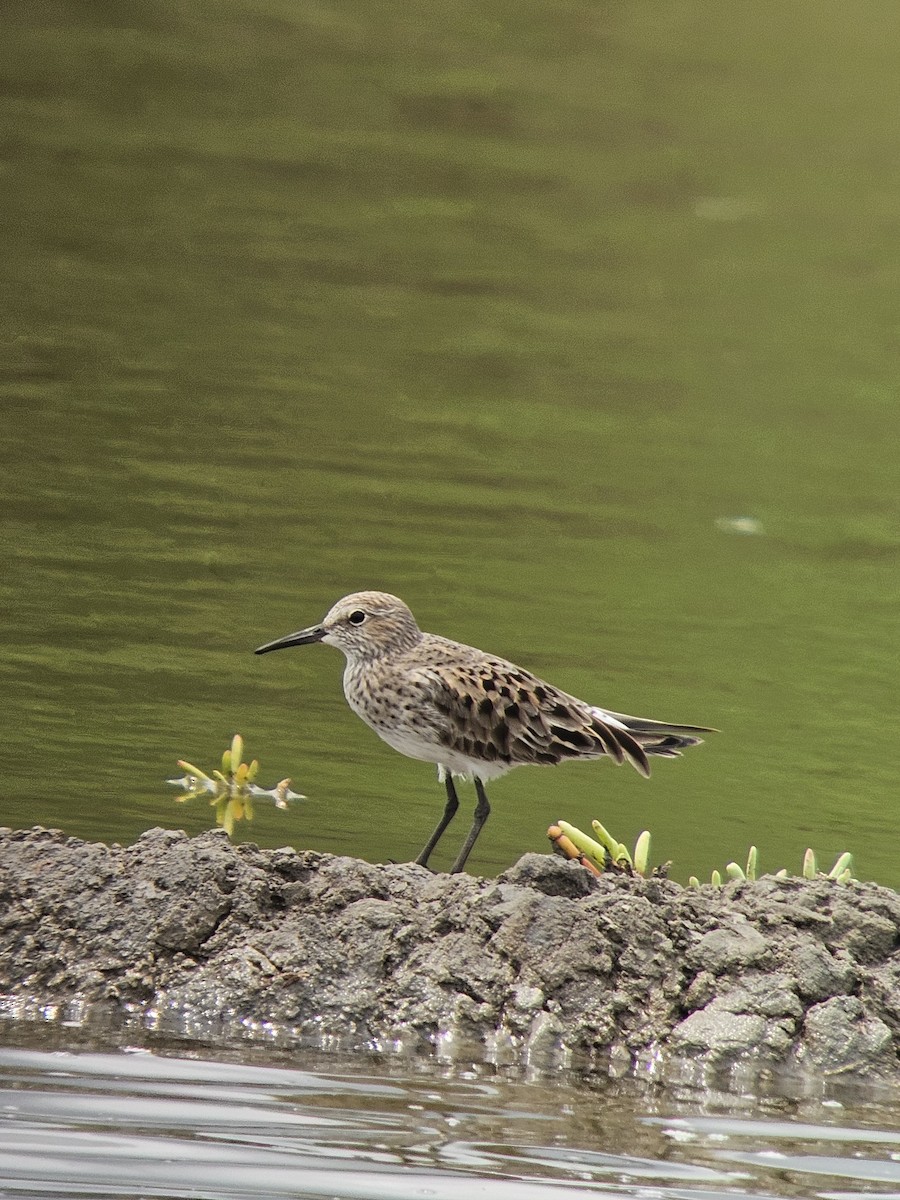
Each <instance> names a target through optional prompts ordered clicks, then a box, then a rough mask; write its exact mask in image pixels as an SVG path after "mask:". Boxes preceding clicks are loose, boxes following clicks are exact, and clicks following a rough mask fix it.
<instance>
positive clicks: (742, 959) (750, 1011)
mask: <svg viewBox="0 0 900 1200" xmlns="http://www.w3.org/2000/svg"><path fill="white" fill-rule="evenodd" d="M898 945H900V896H898V895H897V894H896V893H894V892H891V891H889V890H887V889H885V888H881V887H878V886H876V885H874V884H861V883H851V884H849V885H847V886H838V885H836V884H834V883H832V882H830V881H827V880H818V881H814V882H806V881H803V880H799V879H788V880H782V879H775V878H772V877H767V878H764V879H762V880H760V881H759V882H757V883H753V884H748V883H730V884H728V885H726V886H725V887H723V888H721V889H714V888H712V887H706V888H704V889H702V890H700V891H691V890H688V889H684V888H682V887H680V886H679V885H678V884H675V883H670V882H668V881H654V880H649V881H645V880H640V879H626V878H622V877H613V876H607V877H604V878H602V879H599V880H598V879H595V878H593V877H592V876H591V875H589V874H588V873H587V872H586V871H584V870H583V869H582V868H580V867H577V866H576V865H574V864H572V863H568V862H564V861H563V860H562V859H559V858H554V857H552V856H550V855H537V854H528V855H526V856H525V857H524V858H522V859H521V860H520V861H519V862H518V863H517V864H516V865H515V866H514V867H512V868H511V869H510V870H508V871H506V872H505V873H504V874H503V875H501V876H500V877H499V878H498V879H496V880H486V879H477V878H474V877H472V876H468V875H455V876H449V875H432V874H430V873H429V872H428V871H426V870H424V869H423V868H421V867H416V866H414V865H412V864H402V865H393V866H373V865H370V864H368V863H363V862H360V861H357V860H356V859H348V858H336V857H333V856H331V855H327V854H318V853H314V852H311V851H301V852H295V851H293V850H289V849H284V850H259V849H258V848H257V847H255V846H247V845H244V846H233V845H231V844H230V843H229V841H228V840H227V838H226V837H225V836H224V834H222V833H220V832H218V831H216V832H210V833H207V834H204V835H202V836H200V837H196V838H188V837H187V836H186V835H185V834H183V833H177V832H172V831H168V830H161V829H154V830H151V831H149V832H148V833H146V834H145V835H144V836H143V837H142V838H140V839H139V841H138V842H136V843H135V845H133V846H130V847H127V848H123V847H120V846H105V845H102V844H96V843H88V842H83V841H80V840H78V839H75V838H67V837H65V836H63V835H62V834H60V833H56V832H51V831H47V830H39V829H36V830H23V831H10V830H0V991H2V992H3V993H5V995H6V1000H5V1002H4V1005H3V1007H2V1010H0V1011H2V1012H4V1013H5V1014H6V1015H7V1016H15V1015H27V1014H29V1013H30V1014H34V1013H35V1012H36V1011H37V1009H38V1008H39V1007H40V1006H47V1005H50V1006H54V1007H52V1008H51V1009H50V1011H52V1012H57V1011H58V1012H59V1013H60V1014H61V1015H63V1016H67V1017H68V1018H70V1019H71V1018H73V1017H74V1018H75V1019H78V1020H80V1019H86V1018H87V1017H88V1016H90V1017H91V1019H95V1018H96V1017H97V1014H98V1013H103V1014H107V1015H109V1016H110V1017H111V1018H115V1016H116V1014H118V1015H119V1016H120V1017H125V1018H126V1019H127V1020H129V1021H131V1022H138V1023H141V1024H142V1026H143V1027H145V1028H147V1027H149V1028H154V1029H163V1030H166V1029H168V1030H169V1031H171V1032H176V1033H178V1034H179V1035H181V1036H197V1037H199V1038H202V1039H204V1040H206V1039H210V1038H215V1039H220V1040H227V1039H229V1038H231V1037H234V1038H235V1039H237V1038H246V1037H248V1036H250V1037H260V1038H271V1039H273V1040H277V1041H278V1042H279V1043H281V1044H290V1043H291V1042H294V1041H296V1042H301V1043H305V1044H313V1045H317V1046H326V1047H327V1046H335V1047H338V1048H341V1049H349V1048H355V1047H363V1046H366V1047H373V1046H374V1047H385V1048H393V1049H398V1048H400V1049H410V1050H413V1051H415V1050H418V1049H420V1048H422V1047H429V1048H432V1049H436V1050H437V1052H438V1053H441V1054H445V1055H448V1056H457V1057H460V1058H473V1057H477V1058H488V1059H491V1060H495V1061H499V1062H508V1063H521V1064H535V1065H540V1066H545V1067H546V1066H552V1065H554V1064H555V1063H566V1062H570V1061H571V1062H573V1063H575V1065H579V1066H584V1065H591V1066H593V1067H594V1068H595V1069H596V1070H597V1071H600V1072H603V1073H608V1072H610V1071H612V1072H614V1073H622V1072H625V1071H628V1070H630V1069H635V1070H636V1071H637V1072H638V1073H648V1072H651V1071H652V1073H653V1074H654V1077H656V1078H663V1079H665V1078H670V1079H684V1078H688V1077H690V1078H699V1074H698V1073H702V1071H703V1070H705V1069H707V1068H722V1067H724V1068H735V1067H736V1068H737V1069H738V1070H740V1071H742V1072H747V1071H748V1070H749V1071H751V1072H753V1071H758V1070H774V1071H776V1072H777V1071H781V1070H784V1069H790V1070H792V1071H793V1070H798V1069H799V1070H802V1071H803V1072H812V1073H814V1074H815V1075H817V1076H822V1075H828V1076H835V1075H837V1076H841V1077H864V1078H867V1079H871V1078H873V1077H881V1078H883V1079H886V1080H895V1081H896V1080H900V1060H898V1050H900V952H898ZM44 1011H45V1012H46V1011H47V1010H46V1008H45V1010H44Z"/></svg>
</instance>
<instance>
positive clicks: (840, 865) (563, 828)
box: [547, 821, 853, 887]
mask: <svg viewBox="0 0 900 1200" xmlns="http://www.w3.org/2000/svg"><path fill="white" fill-rule="evenodd" d="M591 827H592V828H593V830H594V837H591V836H590V835H589V834H587V833H584V832H583V831H582V830H581V829H579V828H578V827H577V826H576V825H570V824H569V823H568V821H557V822H556V824H555V825H551V826H550V828H549V829H548V830H547V836H548V837H549V839H550V841H551V842H552V844H553V848H554V850H556V851H557V852H558V853H560V854H562V855H564V856H565V857H566V858H571V859H574V860H575V861H577V862H580V863H581V864H582V866H584V867H586V868H587V869H588V870H590V871H592V872H593V873H594V874H595V875H599V874H601V873H602V872H603V871H608V870H618V871H623V872H626V873H627V874H630V875H641V876H647V875H665V874H666V873H667V872H668V868H669V863H664V864H662V865H661V866H658V867H651V866H650V846H651V837H650V832H649V830H646V829H645V830H644V831H643V833H641V834H640V836H639V837H638V839H637V841H636V842H635V845H634V850H633V851H631V852H629V850H628V847H627V846H626V845H625V843H624V842H620V841H619V840H618V838H616V837H614V836H613V835H612V834H611V833H610V832H609V830H608V829H606V827H605V826H604V825H601V824H600V822H599V821H592V822H591ZM758 870H759V852H758V851H757V849H756V847H755V846H751V847H750V851H749V853H748V855H747V863H746V866H744V867H741V866H740V865H739V864H738V863H736V862H730V863H728V865H727V866H726V867H725V878H726V879H745V880H749V881H751V882H752V881H753V880H755V879H756V878H757V873H758ZM787 873H788V872H787V870H786V869H785V868H784V867H782V869H781V870H780V871H776V872H775V875H776V877H780V878H784V877H785V876H787ZM801 875H802V876H803V878H804V879H818V878H823V877H824V878H827V879H833V880H834V881H835V882H836V883H848V882H849V881H850V880H851V879H852V878H853V855H852V854H849V853H846V852H845V853H844V854H841V855H840V857H839V858H838V859H837V861H836V862H835V864H834V866H833V867H832V868H831V870H830V871H828V872H827V873H826V872H820V871H819V868H818V863H817V861H816V856H815V854H814V852H813V851H812V850H807V851H806V854H805V855H804V856H803V865H802V867H801ZM710 882H711V883H712V884H713V886H715V887H721V886H722V872H721V871H713V872H712V875H711V877H710ZM688 886H689V887H699V886H700V881H699V879H698V878H697V876H696V875H691V876H690V878H689V879H688Z"/></svg>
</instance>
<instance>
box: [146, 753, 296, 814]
mask: <svg viewBox="0 0 900 1200" xmlns="http://www.w3.org/2000/svg"><path fill="white" fill-rule="evenodd" d="M243 756H244V739H243V738H242V737H241V735H240V734H239V733H236V734H235V735H234V737H233V738H232V739H231V745H230V746H229V747H228V749H227V750H226V751H225V753H224V754H223V755H222V770H221V771H217V770H214V771H213V773H212V775H211V776H210V775H207V774H206V772H205V771H201V770H200V768H199V767H195V766H193V765H192V764H191V763H189V762H186V761H185V760H184V759H183V758H179V760H178V765H179V767H181V768H182V770H184V771H186V772H187V774H186V775H184V776H182V778H180V779H167V780H166V783H171V784H172V785H173V786H174V787H178V788H182V789H183V795H181V796H176V797H175V800H176V803H178V804H184V802H185V801H187V800H196V799H198V797H200V796H206V797H209V803H210V804H211V805H213V806H214V807H215V810H216V824H217V825H221V826H222V828H223V829H224V830H225V832H226V833H227V834H228V836H229V837H231V835H232V834H233V832H234V824H235V821H244V820H246V821H252V820H253V802H254V800H257V799H262V798H266V799H271V800H273V801H274V802H275V807H276V808H287V806H288V804H289V803H290V802H291V801H292V800H305V799H306V797H305V796H302V795H301V794H300V793H299V792H292V791H291V780H290V779H282V780H281V782H280V783H276V785H275V786H274V787H273V788H261V787H258V786H257V785H256V784H255V783H254V782H253V781H254V779H255V778H256V775H257V772H258V771H259V760H258V759H255V758H254V759H253V761H252V762H250V763H245V762H243V761H242V759H243Z"/></svg>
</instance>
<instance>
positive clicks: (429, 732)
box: [255, 592, 715, 874]
mask: <svg viewBox="0 0 900 1200" xmlns="http://www.w3.org/2000/svg"><path fill="white" fill-rule="evenodd" d="M310 642H325V643H327V644H328V645H330V646H337V648H338V649H339V650H342V651H343V653H344V655H345V657H346V660H347V661H346V665H345V668H344V695H345V697H346V698H347V703H348V704H349V705H350V707H351V708H352V709H353V711H354V712H355V713H356V714H357V716H359V717H361V718H362V719H363V720H364V721H365V723H366V724H367V725H369V726H371V728H372V729H374V730H375V732H376V733H377V734H378V736H379V737H380V738H382V739H383V740H384V741H386V742H387V744H388V745H389V746H393V748H394V749H395V750H399V751H400V753H401V754H405V755H407V756H408V757H409V758H416V759H419V760H421V761H423V762H430V763H436V764H437V768H438V779H439V780H440V781H442V782H443V783H444V785H445V787H446V792H447V800H446V804H445V807H444V812H443V816H442V817H441V819H440V821H439V822H438V824H437V827H436V828H435V830H434V833H432V835H431V837H430V838H429V839H428V841H427V842H426V843H425V846H424V848H423V850H422V853H421V854H420V855H419V856H418V858H417V859H416V860H415V861H416V862H417V863H419V864H420V865H421V866H423V867H424V866H426V865H427V863H428V859H429V857H430V855H431V853H432V851H433V850H434V848H435V846H436V845H437V844H438V842H439V841H440V839H441V837H442V835H443V833H444V831H445V830H446V828H447V826H448V825H449V824H450V822H451V821H452V820H453V818H454V816H455V815H456V810H457V809H458V808H459V797H458V796H457V794H456V787H455V784H454V782H453V780H454V776H460V777H469V778H471V779H473V780H474V783H475V791H476V794H477V797H478V799H477V803H476V806H475V815H474V819H473V822H472V827H471V829H470V830H469V834H468V837H467V838H466V840H465V842H464V843H463V847H462V850H460V852H459V855H458V856H457V858H456V861H455V862H454V864H453V866H452V867H451V868H450V872H451V874H453V873H455V872H457V871H461V870H462V869H463V867H464V866H465V863H466V859H467V858H468V857H469V854H470V853H471V850H472V847H473V846H474V845H475V842H476V841H477V839H478V835H479V834H480V833H481V830H482V827H483V826H484V823H485V821H486V820H487V818H488V815H489V813H490V811H491V806H490V804H489V803H488V798H487V794H486V793H485V790H484V785H485V783H487V782H488V781H489V780H492V779H497V778H498V777H499V776H501V775H505V774H506V772H507V771H510V770H512V768H513V767H521V766H526V765H528V764H532V765H555V764H557V763H560V762H563V761H564V760H566V759H572V758H583V759H594V758H604V757H608V758H611V759H612V760H613V762H615V763H624V762H629V763H631V765H632V766H633V767H634V768H635V770H637V771H639V772H640V774H641V775H644V776H648V775H649V774H650V764H649V761H648V756H649V755H659V756H660V757H663V758H677V757H679V755H680V754H681V751H682V750H683V749H685V748H686V747H688V746H696V745H697V744H698V743H699V742H700V741H701V740H702V739H701V738H699V737H697V736H696V735H697V734H701V733H713V732H715V731H714V730H712V729H709V728H707V727H706V726H703V725H670V724H668V723H667V722H665V721H649V720H645V719H644V718H643V717H629V716H627V715H626V714H625V713H618V712H612V711H611V710H610V709H606V708H598V707H597V706H596V705H593V704H588V703H587V702H586V701H584V700H579V699H578V698H577V697H575V696H570V695H569V694H568V693H567V692H563V691H561V690H560V689H559V688H556V687H554V686H553V685H552V684H550V683H545V682H544V680H543V679H539V678H538V677H537V676H536V675H532V674H531V672H530V671H526V670H524V668H522V667H517V666H516V665H515V663H511V662H507V661H506V659H503V658H497V657H496V656H495V655H493V654H485V653H484V651H482V650H476V649H475V648H474V647H473V646H465V645H463V644H462V643H460V642H454V641H451V640H450V639H449V638H445V637H440V636H439V635H438V634H434V633H423V632H422V630H421V629H420V628H419V626H418V625H417V624H416V619H415V617H414V616H413V615H412V613H411V612H410V610H409V608H408V607H407V606H406V605H405V604H404V603H403V601H402V600H400V599H399V598H398V597H397V596H391V595H389V594H388V593H387V592H354V593H353V594H352V595H350V596H344V598H343V599H342V600H338V602H337V603H336V604H335V605H334V607H333V608H331V609H330V610H329V612H327V613H326V614H325V616H324V617H323V619H322V621H321V623H320V624H319V625H311V626H310V627H309V628H308V629H301V630H299V631H298V632H297V633H289V634H287V636H286V637H281V638H277V639H276V640H275V641H274V642H267V643H266V644H265V645H264V646H260V647H259V648H258V649H257V650H256V651H255V653H256V654H268V653H269V651H270V650H284V649H286V648H287V647H288V646H305V645H308V644H309V643H310Z"/></svg>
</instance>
